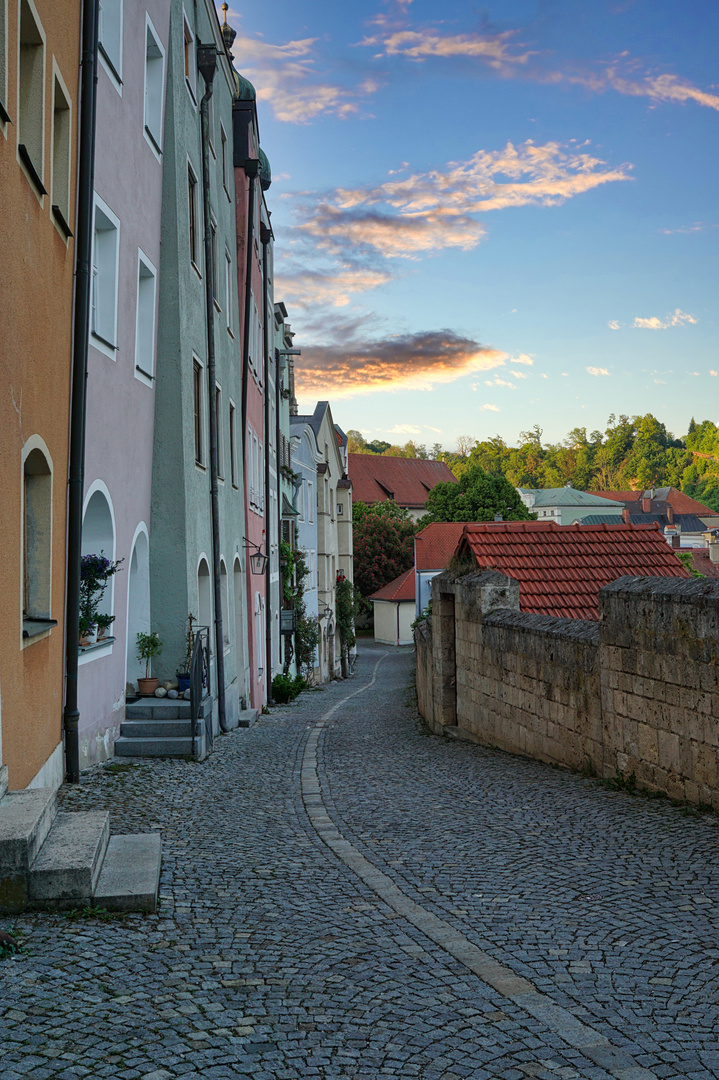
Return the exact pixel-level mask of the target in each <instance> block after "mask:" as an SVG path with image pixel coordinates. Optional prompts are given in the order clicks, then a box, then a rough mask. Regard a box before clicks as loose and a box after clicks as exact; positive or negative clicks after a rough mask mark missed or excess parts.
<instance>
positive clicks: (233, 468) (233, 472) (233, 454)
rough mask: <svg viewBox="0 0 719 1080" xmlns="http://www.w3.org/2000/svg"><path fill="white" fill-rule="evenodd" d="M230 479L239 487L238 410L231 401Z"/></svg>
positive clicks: (233, 484) (234, 485)
mask: <svg viewBox="0 0 719 1080" xmlns="http://www.w3.org/2000/svg"><path fill="white" fill-rule="evenodd" d="M230 479H231V480H232V486H233V487H237V410H236V409H235V406H234V404H233V402H230Z"/></svg>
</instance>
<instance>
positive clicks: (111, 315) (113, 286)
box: [91, 196, 120, 353]
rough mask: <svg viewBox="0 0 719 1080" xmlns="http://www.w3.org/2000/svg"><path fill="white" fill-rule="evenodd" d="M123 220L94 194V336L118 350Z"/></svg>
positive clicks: (92, 315) (92, 324) (92, 313)
mask: <svg viewBox="0 0 719 1080" xmlns="http://www.w3.org/2000/svg"><path fill="white" fill-rule="evenodd" d="M119 232H120V223H119V221H118V220H117V218H116V217H115V215H114V214H113V213H112V211H111V210H110V209H109V207H107V206H106V205H105V204H104V203H103V202H102V201H101V200H100V199H98V197H97V196H95V230H94V236H93V244H92V312H91V318H92V322H91V329H92V333H93V335H94V336H95V337H96V338H97V339H98V340H99V341H100V342H102V343H103V344H104V345H106V346H108V347H109V348H110V349H112V350H113V353H114V351H115V347H116V332H117V258H118V247H119V243H118V240H119Z"/></svg>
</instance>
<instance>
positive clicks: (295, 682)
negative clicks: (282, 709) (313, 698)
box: [272, 675, 307, 705]
mask: <svg viewBox="0 0 719 1080" xmlns="http://www.w3.org/2000/svg"><path fill="white" fill-rule="evenodd" d="M306 689H307V682H306V680H305V679H303V678H302V676H301V675H296V676H295V678H292V676H291V675H275V677H274V679H273V680H272V697H273V699H274V700H275V701H276V702H277V704H278V705H286V704H287V702H288V701H294V699H295V698H296V697H297V695H298V694H300V693H302V691H303V690H306Z"/></svg>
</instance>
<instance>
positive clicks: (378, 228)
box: [296, 140, 631, 259]
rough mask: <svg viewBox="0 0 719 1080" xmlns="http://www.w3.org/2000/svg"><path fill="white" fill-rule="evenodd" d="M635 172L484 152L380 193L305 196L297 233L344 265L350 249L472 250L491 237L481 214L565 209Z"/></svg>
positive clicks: (578, 156)
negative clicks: (571, 201)
mask: <svg viewBox="0 0 719 1080" xmlns="http://www.w3.org/2000/svg"><path fill="white" fill-rule="evenodd" d="M630 168H631V166H629V165H622V166H620V167H618V168H613V167H609V166H607V165H606V162H604V161H602V160H601V159H600V158H597V157H594V156H592V155H591V154H590V153H589V152H587V151H586V150H583V149H577V148H574V147H569V146H566V145H563V144H561V143H558V142H549V143H545V144H544V145H540V146H537V145H535V144H534V142H533V141H532V140H527V142H525V143H522V144H521V145H519V146H516V147H515V146H514V145H513V144H512V143H511V142H508V143H507V145H506V146H505V147H504V148H503V149H501V150H478V151H477V152H476V153H475V154H473V155H472V157H471V158H469V159H467V160H466V161H461V162H449V163H448V164H447V165H446V166H445V168H443V169H432V170H429V171H427V172H416V173H413V174H412V175H410V176H407V177H404V178H403V179H398V180H394V179H393V180H388V181H386V182H384V183H382V184H379V185H376V186H370V185H367V186H361V187H355V188H335V189H334V190H332V191H329V192H326V193H323V194H317V195H312V194H311V193H306V194H305V195H303V196H299V197H298V199H297V204H296V206H297V213H298V216H299V224H298V226H297V228H298V229H299V230H301V232H302V234H304V235H305V236H306V237H311V238H312V240H313V241H314V242H315V243H316V244H317V246H318V247H320V248H322V249H323V250H325V251H329V252H334V253H337V254H340V253H344V257H345V258H346V257H347V254H346V253H347V248H348V247H350V248H353V249H356V250H358V251H360V252H365V253H370V252H371V253H374V254H375V255H380V256H384V257H385V258H408V259H412V258H417V257H418V256H419V255H420V254H427V253H434V252H437V251H441V250H442V249H446V248H460V249H463V250H470V249H471V248H474V247H476V246H477V244H478V243H479V242H480V240H481V239H482V237H483V236H484V235H485V232H486V230H485V226H484V225H483V224H482V223H481V222H479V221H478V220H477V215H480V214H484V213H487V212H488V211H491V210H503V209H507V208H509V207H521V206H558V205H560V204H561V203H563V202H565V201H566V200H567V199H570V198H572V197H574V196H576V195H580V194H583V193H585V192H587V191H590V190H591V189H592V188H596V187H599V186H600V185H602V184H607V183H614V182H616V181H620V180H629V179H630V176H629V169H630Z"/></svg>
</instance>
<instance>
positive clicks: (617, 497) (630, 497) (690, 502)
mask: <svg viewBox="0 0 719 1080" xmlns="http://www.w3.org/2000/svg"><path fill="white" fill-rule="evenodd" d="M656 490H657V495H658V494H659V491H661V492H662V493H665V492H666V497H665V498H664V499H663V500H662V501H664V502H668V503H669V505H670V506H671V508H672V509H673V511H674V513H675V514H697V515H698V516H699V517H705V516H706V515H707V514H709V515H710V516H711V517H716V513H717V512H716V510H712V508H711V507H710V506H705V505H704V503H700V502H697V500H696V499H692V498H690V496H689V495H685V494H684V492H683V491H679V490H678V489H677V488H674V487H670V488H661V489H656ZM587 494H588V495H601V497H602V498H603V499H612V500H613V501H614V502H621V503H637V502H641V500H642V497H643V496H644V490H642V491H589V492H587Z"/></svg>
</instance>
